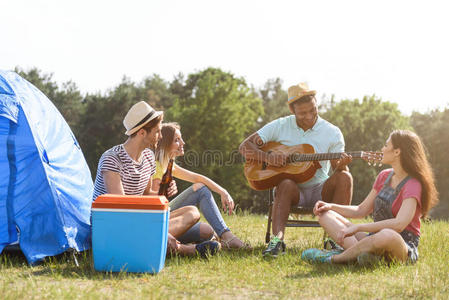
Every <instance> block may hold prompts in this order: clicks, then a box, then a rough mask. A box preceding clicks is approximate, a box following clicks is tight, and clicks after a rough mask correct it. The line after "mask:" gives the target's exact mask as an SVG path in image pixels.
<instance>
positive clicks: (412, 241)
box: [368, 230, 419, 264]
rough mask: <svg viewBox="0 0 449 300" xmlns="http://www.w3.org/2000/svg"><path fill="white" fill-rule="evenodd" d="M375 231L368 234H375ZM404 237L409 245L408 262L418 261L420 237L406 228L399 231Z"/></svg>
mask: <svg viewBox="0 0 449 300" xmlns="http://www.w3.org/2000/svg"><path fill="white" fill-rule="evenodd" d="M374 234H376V233H375V232H371V233H369V234H368V236H370V235H374ZM399 234H400V236H401V237H402V239H403V240H404V242H405V245H406V246H407V261H406V263H408V264H414V263H416V262H417V261H418V256H419V255H418V244H419V237H418V236H416V235H414V234H413V233H411V232H410V231H407V230H404V231H402V232H400V233H399Z"/></svg>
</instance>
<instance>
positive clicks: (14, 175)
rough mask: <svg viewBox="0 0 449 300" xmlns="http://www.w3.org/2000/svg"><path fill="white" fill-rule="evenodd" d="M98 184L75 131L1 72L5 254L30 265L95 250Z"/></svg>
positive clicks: (0, 225) (1, 234)
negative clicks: (17, 252)
mask: <svg viewBox="0 0 449 300" xmlns="http://www.w3.org/2000/svg"><path fill="white" fill-rule="evenodd" d="M92 193H93V184H92V179H91V174H90V171H89V168H88V166H87V164H86V161H85V159H84V156H83V154H82V152H81V149H80V147H79V145H78V142H77V140H76V139H75V137H74V135H73V133H72V131H71V130H70V128H69V126H68V125H67V123H66V122H65V120H64V118H63V117H62V115H61V114H60V113H59V111H58V110H57V109H56V107H55V106H54V105H53V103H51V101H50V100H48V98H47V97H46V96H45V95H44V94H43V93H42V92H40V91H39V90H38V89H37V88H36V87H34V86H33V85H32V84H31V83H29V82H28V81H26V80H25V79H23V78H22V77H20V76H19V75H17V74H16V73H14V72H10V71H1V70H0V252H1V251H2V250H3V249H4V247H5V246H7V245H9V244H11V243H13V242H16V241H17V240H18V241H19V243H20V248H21V250H22V252H23V253H24V254H25V256H26V258H27V260H28V262H29V263H34V262H36V261H39V260H41V259H43V258H44V257H46V256H52V255H56V254H59V253H62V252H64V251H67V250H69V249H75V250H77V251H82V250H86V249H88V248H89V247H90V234H91V230H90V207H91V202H92V201H91V199H92Z"/></svg>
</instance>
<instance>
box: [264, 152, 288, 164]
mask: <svg viewBox="0 0 449 300" xmlns="http://www.w3.org/2000/svg"><path fill="white" fill-rule="evenodd" d="M287 158H288V156H287V155H285V154H284V153H281V152H271V153H269V154H268V157H267V164H268V165H269V166H274V167H283V166H285V165H286V164H287Z"/></svg>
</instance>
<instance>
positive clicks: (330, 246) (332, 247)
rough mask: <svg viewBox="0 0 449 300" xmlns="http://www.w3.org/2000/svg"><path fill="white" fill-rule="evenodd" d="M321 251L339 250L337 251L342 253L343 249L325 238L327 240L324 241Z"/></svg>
mask: <svg viewBox="0 0 449 300" xmlns="http://www.w3.org/2000/svg"><path fill="white" fill-rule="evenodd" d="M323 249H324V250H339V251H344V249H343V248H342V247H341V246H340V245H339V244H337V243H336V242H334V240H333V239H331V238H327V239H325V240H324V243H323Z"/></svg>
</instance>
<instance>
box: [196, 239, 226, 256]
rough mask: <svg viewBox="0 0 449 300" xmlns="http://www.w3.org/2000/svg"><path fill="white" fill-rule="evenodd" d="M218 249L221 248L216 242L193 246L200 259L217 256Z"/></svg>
mask: <svg viewBox="0 0 449 300" xmlns="http://www.w3.org/2000/svg"><path fill="white" fill-rule="evenodd" d="M220 248H221V246H220V243H218V242H216V241H205V242H202V243H200V244H197V245H196V246H195V250H196V252H197V253H198V254H199V255H200V256H201V257H202V258H207V257H208V256H212V255H215V254H217V252H218V251H219V250H220Z"/></svg>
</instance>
